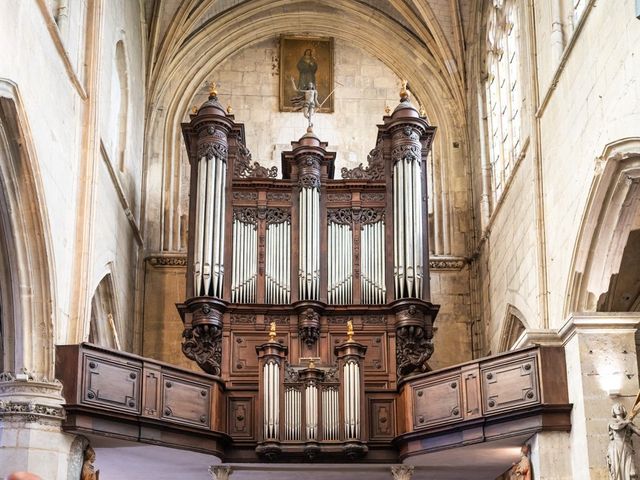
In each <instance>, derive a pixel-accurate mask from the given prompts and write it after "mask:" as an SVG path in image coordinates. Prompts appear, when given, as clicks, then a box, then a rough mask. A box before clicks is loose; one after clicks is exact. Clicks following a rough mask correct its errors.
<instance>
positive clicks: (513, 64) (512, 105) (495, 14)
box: [486, 0, 522, 200]
mask: <svg viewBox="0 0 640 480" xmlns="http://www.w3.org/2000/svg"><path fill="white" fill-rule="evenodd" d="M519 36H520V35H519V21H518V10H517V8H516V6H515V2H514V1H510V0H494V2H493V8H492V9H491V12H490V14H489V18H488V23H487V38H486V41H487V45H486V52H487V53H486V68H487V80H486V101H487V122H488V136H489V142H488V144H489V156H490V163H491V179H492V190H493V197H494V200H497V199H499V198H500V197H501V196H502V192H503V191H504V186H505V184H506V182H507V181H508V180H509V177H510V176H511V173H512V171H513V166H514V164H515V162H516V160H517V159H518V156H519V155H520V151H521V149H522V145H521V141H520V140H521V138H520V137H521V110H522V91H521V85H520V49H519Z"/></svg>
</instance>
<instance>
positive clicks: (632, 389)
mask: <svg viewBox="0 0 640 480" xmlns="http://www.w3.org/2000/svg"><path fill="white" fill-rule="evenodd" d="M639 323H640V314H638V313H579V314H573V315H572V316H571V317H569V319H568V320H567V321H566V322H565V324H564V325H563V326H562V327H561V328H560V329H559V330H536V331H529V332H527V333H526V334H525V336H524V338H523V341H522V342H521V344H520V345H517V346H518V347H519V346H524V345H527V344H540V345H562V346H563V347H564V350H565V358H566V366H567V367H566V368H567V387H568V391H569V402H570V403H571V404H573V409H572V412H571V432H569V433H564V432H543V433H539V434H537V435H535V436H534V437H533V438H532V439H531V441H530V443H531V463H532V469H533V471H534V475H535V478H536V480H538V479H541V480H546V479H554V480H558V479H567V480H568V479H574V478H580V479H585V480H588V479H591V480H608V479H609V475H608V471H607V462H606V451H607V445H608V443H609V436H608V431H607V427H608V424H609V421H610V419H611V407H612V406H613V405H614V404H615V403H617V402H620V403H622V404H623V405H625V407H626V408H627V410H628V411H630V410H631V406H632V405H633V401H634V399H635V397H636V394H637V393H638V367H637V356H636V346H635V332H636V326H637V325H638V324H639ZM636 443H637V440H636Z"/></svg>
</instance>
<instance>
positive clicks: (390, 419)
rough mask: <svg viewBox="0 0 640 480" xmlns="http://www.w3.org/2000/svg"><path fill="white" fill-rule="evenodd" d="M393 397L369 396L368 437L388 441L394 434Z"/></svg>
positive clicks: (394, 408)
mask: <svg viewBox="0 0 640 480" xmlns="http://www.w3.org/2000/svg"><path fill="white" fill-rule="evenodd" d="M395 411H396V406H395V399H393V398H369V439H370V440H371V441H372V442H376V441H382V442H388V441H390V440H392V439H393V438H394V437H395V436H396V427H395V425H396V418H395Z"/></svg>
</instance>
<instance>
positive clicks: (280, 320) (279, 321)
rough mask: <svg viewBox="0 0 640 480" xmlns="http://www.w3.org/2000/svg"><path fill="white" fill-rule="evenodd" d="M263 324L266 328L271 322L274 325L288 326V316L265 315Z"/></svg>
mask: <svg viewBox="0 0 640 480" xmlns="http://www.w3.org/2000/svg"><path fill="white" fill-rule="evenodd" d="M264 322H265V323H266V324H267V326H268V325H269V324H270V323H271V322H276V325H289V316H288V315H265V317H264Z"/></svg>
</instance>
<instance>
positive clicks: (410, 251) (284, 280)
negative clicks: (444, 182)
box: [178, 88, 438, 461]
mask: <svg viewBox="0 0 640 480" xmlns="http://www.w3.org/2000/svg"><path fill="white" fill-rule="evenodd" d="M308 117H309V127H308V128H307V131H306V133H305V134H304V135H303V136H302V137H301V138H300V139H299V140H297V141H294V142H292V143H291V150H289V151H285V152H283V153H282V167H281V168H282V178H276V177H277V171H276V169H275V168H273V169H271V170H267V169H265V168H263V167H261V166H260V165H259V164H258V163H255V162H254V163H252V161H251V154H250V153H249V152H248V150H247V148H246V147H245V138H244V135H245V132H244V126H243V125H242V124H238V123H235V121H234V118H233V116H231V115H229V114H227V113H225V111H224V109H223V108H222V106H221V104H220V102H219V100H218V98H217V92H216V91H215V89H212V90H211V93H210V96H209V99H208V100H207V101H206V102H205V103H204V104H203V105H202V106H201V107H200V108H199V109H198V110H197V112H196V113H194V114H193V115H191V121H190V122H189V123H187V124H183V127H182V129H183V134H184V138H185V144H186V147H187V150H188V154H189V160H190V163H191V187H190V199H191V201H190V209H189V221H190V223H189V251H188V252H189V253H188V260H187V263H188V269H187V297H188V298H187V299H185V301H184V303H182V304H180V305H179V306H178V309H179V311H180V315H181V317H182V319H183V322H184V332H183V340H182V351H183V352H184V354H185V355H186V356H187V357H188V358H190V359H192V360H193V361H195V362H196V363H197V364H198V365H199V366H200V367H201V368H202V369H203V370H204V371H205V372H207V373H209V374H211V375H214V376H216V377H217V378H218V379H219V382H220V390H219V391H220V392H222V391H224V392H225V395H226V396H227V398H228V399H229V403H228V405H229V406H230V410H229V413H230V414H231V415H235V418H234V419H233V420H232V422H231V426H232V431H231V432H229V433H230V434H231V436H232V438H233V437H234V435H238V440H235V439H234V451H235V452H238V453H235V455H240V453H239V452H241V451H243V450H246V453H243V455H249V456H252V455H257V457H258V458H264V459H267V460H285V461H286V460H290V459H294V458H298V459H303V458H305V457H306V458H307V459H312V460H313V459H321V460H329V459H333V460H341V459H342V460H344V459H360V458H369V459H372V460H377V461H382V460H386V461H391V460H393V458H394V457H395V455H396V453H395V452H394V451H393V450H392V449H390V448H389V441H390V440H391V439H392V430H391V428H390V423H391V422H392V421H393V420H394V412H393V409H394V408H393V405H394V403H395V401H396V397H397V396H398V389H399V388H400V389H402V385H403V382H404V381H405V380H406V379H407V378H409V377H410V376H411V375H414V374H416V373H423V372H426V371H428V370H429V366H428V363H427V361H428V360H429V357H430V356H431V353H432V352H433V344H432V337H433V322H434V320H435V318H436V314H437V312H438V307H437V306H436V305H433V304H432V303H431V302H430V293H429V259H428V251H429V250H428V248H427V245H426V239H427V238H428V236H427V234H426V230H427V228H428V226H427V223H426V215H424V214H423V212H425V211H426V202H427V188H426V172H425V165H426V162H425V159H426V157H427V155H428V153H429V149H430V146H431V141H432V139H433V135H434V133H435V128H434V127H432V126H430V125H429V124H428V123H427V121H426V120H425V119H424V118H423V117H421V116H420V114H419V112H418V110H417V109H416V108H415V107H414V106H413V105H412V103H411V101H410V93H409V91H408V90H407V89H406V88H403V90H402V92H401V97H400V103H399V105H398V106H397V107H396V109H395V110H394V111H393V113H392V114H391V115H388V116H385V117H384V119H383V124H382V125H380V126H379V127H378V136H377V142H376V145H375V148H374V149H373V150H372V151H371V153H370V154H369V157H368V165H367V166H366V167H362V166H361V167H358V168H355V169H353V170H347V169H343V171H342V179H339V180H338V179H336V178H335V160H336V155H335V153H333V152H330V151H327V149H326V147H327V144H326V143H325V142H322V141H321V139H319V138H318V137H317V136H316V134H315V133H314V131H313V127H312V123H311V118H310V117H311V115H308ZM391 252H393V255H391ZM267 332H269V336H267ZM239 349H247V350H248V351H254V350H255V361H254V362H252V363H253V364H252V365H243V364H242V363H238V362H237V359H238V356H237V355H235V352H237V351H238V350H239ZM248 411H253V412H255V416H256V420H257V422H256V425H257V426H258V427H257V431H256V432H255V433H256V436H255V439H253V441H251V440H249V439H248V438H242V437H240V434H242V433H245V432H246V431H247V427H246V424H247V421H246V420H238V418H239V417H246V414H239V413H238V412H248ZM368 418H370V419H371V420H373V421H375V422H376V432H375V433H374V432H371V431H370V428H371V424H370V422H368V421H367V419H368ZM234 430H235V431H234Z"/></svg>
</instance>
